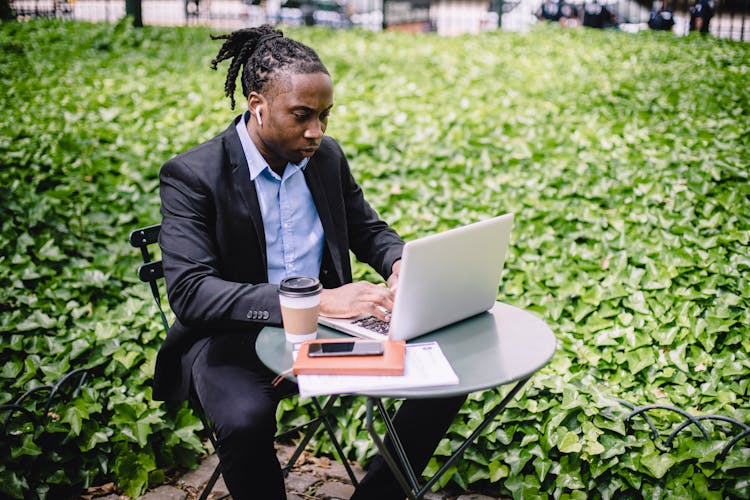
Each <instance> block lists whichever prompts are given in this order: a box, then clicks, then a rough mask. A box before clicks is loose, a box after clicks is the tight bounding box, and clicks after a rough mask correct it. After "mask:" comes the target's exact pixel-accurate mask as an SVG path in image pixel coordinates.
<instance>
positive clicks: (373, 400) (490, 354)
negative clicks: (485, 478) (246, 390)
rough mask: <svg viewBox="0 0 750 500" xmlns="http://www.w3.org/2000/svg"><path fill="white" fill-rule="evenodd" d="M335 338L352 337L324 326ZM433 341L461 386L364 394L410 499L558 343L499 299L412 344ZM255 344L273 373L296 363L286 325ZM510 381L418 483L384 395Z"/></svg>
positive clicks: (466, 389)
mask: <svg viewBox="0 0 750 500" xmlns="http://www.w3.org/2000/svg"><path fill="white" fill-rule="evenodd" d="M337 337H341V338H346V337H348V336H347V335H345V334H343V333H339V332H335V331H334V330H331V329H329V328H327V327H324V326H320V328H319V330H318V338H337ZM430 341H435V342H437V343H438V344H439V345H440V348H441V349H442V351H443V353H444V354H445V357H446V358H447V359H448V361H449V362H450V364H451V366H452V367H453V370H454V371H455V372H456V374H457V375H458V379H459V383H458V385H451V386H441V387H429V388H419V389H398V390H383V391H368V392H367V393H366V394H360V395H362V396H366V397H367V428H368V431H369V432H370V435H371V437H372V438H373V441H374V442H375V444H376V445H377V447H378V449H379V451H380V453H381V454H382V455H383V457H384V458H385V459H386V461H387V462H388V465H389V466H391V469H393V472H394V474H395V475H396V478H397V479H398V480H399V483H401V486H402V487H403V488H404V491H405V493H406V495H407V496H408V497H409V498H422V497H423V496H424V494H425V493H426V492H428V491H429V489H430V487H431V486H432V485H433V484H434V483H435V482H436V481H437V479H438V478H439V477H440V476H441V475H442V474H443V473H444V472H445V471H447V470H448V468H449V467H450V466H451V465H452V464H453V463H454V462H455V461H456V460H457V459H458V458H460V456H461V454H462V453H463V451H464V450H465V449H466V447H468V446H469V444H471V442H472V441H473V440H474V439H475V438H476V437H477V436H478V435H479V434H480V433H481V432H482V431H483V430H484V429H485V427H486V426H487V425H488V424H489V423H490V422H491V421H492V420H493V419H494V418H495V417H496V416H497V415H498V414H499V413H500V412H501V411H502V410H503V409H504V408H505V406H506V405H507V404H508V402H510V400H511V399H512V398H513V397H514V396H515V394H516V393H518V391H519V390H520V389H521V388H522V387H523V385H524V384H525V383H526V382H527V381H528V380H529V378H530V377H531V376H532V375H533V374H534V373H535V372H536V371H537V370H539V369H540V368H542V367H543V366H544V365H546V364H547V362H549V360H550V359H551V358H552V355H553V354H554V353H555V349H556V347H557V339H556V338H555V335H554V333H552V330H551V329H550V328H549V326H547V324H546V323H545V322H544V321H542V320H541V319H539V318H538V317H536V316H535V315H533V314H531V313H529V312H528V311H524V310H523V309H519V308H517V307H514V306H511V305H508V304H504V303H502V302H497V303H496V304H495V306H494V307H493V308H492V309H490V310H489V311H488V312H486V313H482V314H478V315H476V316H473V317H471V318H469V319H466V320H464V321H461V322H459V323H456V324H454V325H450V326H448V327H445V328H442V329H440V330H437V331H435V332H433V333H430V334H428V335H423V336H421V337H419V338H417V339H414V340H412V341H410V343H416V342H430ZM255 348H256V351H257V353H258V356H259V358H260V359H261V361H263V363H264V364H265V365H266V366H268V367H269V368H270V369H271V370H272V371H274V372H275V373H284V372H287V371H288V370H289V369H290V368H291V367H292V361H293V359H292V345H291V344H289V343H287V342H286V339H285V337H284V330H283V329H282V328H279V327H266V328H264V329H263V330H262V331H261V332H260V334H259V335H258V339H257V340H256V344H255ZM287 378H289V379H290V380H294V376H293V375H292V374H291V373H289V374H288V375H287ZM507 384H515V385H514V386H513V387H512V388H511V390H510V391H509V392H508V394H507V395H506V396H505V398H504V399H503V400H502V401H501V402H500V403H498V405H497V406H496V407H495V408H493V409H492V410H491V411H489V412H488V413H487V414H486V415H485V419H484V421H483V422H482V424H480V425H479V426H478V427H477V428H476V430H475V431H474V432H473V433H472V435H471V436H469V437H468V438H467V439H466V440H465V441H464V443H463V444H462V445H461V446H460V447H459V449H457V450H456V452H455V453H454V454H453V455H452V456H451V457H450V459H449V460H448V461H447V462H446V463H445V464H444V465H443V467H441V469H440V470H439V471H438V472H437V473H436V474H435V476H434V477H432V478H431V479H430V480H429V481H428V482H427V483H425V484H424V485H421V486H420V484H419V481H418V480H417V478H416V474H415V473H414V471H413V470H412V468H411V466H410V464H409V462H408V460H406V456H405V454H404V453H403V450H402V449H400V448H401V446H400V440H399V439H398V435H397V434H396V432H395V429H394V428H393V425H392V422H391V419H390V417H389V415H388V413H387V412H386V411H385V407H384V406H383V403H382V401H381V399H382V398H386V397H387V398H402V399H410V398H435V397H449V396H456V395H465V394H469V393H471V392H476V391H481V390H485V389H493V388H496V387H500V386H503V385H507ZM373 407H376V408H377V410H378V413H379V414H380V416H381V417H382V418H383V420H384V421H385V424H386V428H387V429H388V432H389V433H390V434H391V438H392V439H393V441H394V447H395V449H396V455H397V458H398V460H399V462H400V463H399V464H397V463H396V461H395V459H394V457H393V456H392V455H391V454H390V453H389V452H388V450H386V449H385V446H384V445H383V441H382V439H381V438H380V436H379V435H378V434H377V433H376V432H375V430H374V428H373V425H372V421H373ZM404 473H405V474H404Z"/></svg>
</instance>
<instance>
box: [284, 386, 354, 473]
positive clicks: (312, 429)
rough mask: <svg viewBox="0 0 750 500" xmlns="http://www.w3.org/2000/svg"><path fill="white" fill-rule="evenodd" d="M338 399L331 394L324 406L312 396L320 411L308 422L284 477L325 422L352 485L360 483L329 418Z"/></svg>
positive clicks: (316, 407)
mask: <svg viewBox="0 0 750 500" xmlns="http://www.w3.org/2000/svg"><path fill="white" fill-rule="evenodd" d="M337 399H338V396H329V398H328V400H327V401H326V403H325V405H324V406H321V405H320V402H319V401H318V399H317V398H312V402H313V405H314V406H315V411H316V412H317V413H318V416H317V418H314V419H312V420H311V421H310V422H308V424H307V425H308V428H307V430H306V431H305V435H304V437H303V438H302V441H300V442H299V444H298V445H297V448H296V449H295V450H294V453H293V454H292V456H291V457H290V458H289V461H288V462H287V464H286V466H284V468H283V472H284V477H286V476H287V475H288V474H289V471H291V470H292V467H294V464H295V463H297V460H298V459H299V457H300V455H302V452H303V451H304V450H305V448H306V447H307V444H308V443H309V442H310V440H311V439H312V438H313V436H314V435H315V433H316V432H317V430H318V428H319V427H320V424H321V423H322V424H323V427H325V430H326V432H327V433H328V436H329V437H330V438H331V441H332V442H333V446H334V448H335V449H336V454H337V455H338V457H339V460H340V461H341V463H342V464H343V466H344V468H345V469H346V473H347V475H348V476H349V479H350V480H351V482H352V485H354V487H357V485H359V481H358V480H357V477H356V476H355V475H354V471H353V470H352V468H351V466H350V465H349V462H348V461H347V460H346V456H345V455H344V450H343V448H342V447H341V443H339V440H338V439H337V438H336V431H335V429H334V428H333V426H332V425H331V422H330V421H329V420H328V417H329V416H330V413H331V407H332V406H333V404H334V403H335V402H336V400H337Z"/></svg>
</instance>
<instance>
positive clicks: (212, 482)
mask: <svg viewBox="0 0 750 500" xmlns="http://www.w3.org/2000/svg"><path fill="white" fill-rule="evenodd" d="M220 475H221V462H219V464H217V465H216V468H215V469H214V472H213V474H211V479H209V480H208V482H207V483H206V486H205V487H204V488H203V492H201V496H200V497H198V500H206V499H207V498H208V495H210V494H211V491H212V490H213V489H214V486H215V485H216V481H218V480H219V476H220ZM228 497H229V494H226V495H224V496H222V497H220V498H228Z"/></svg>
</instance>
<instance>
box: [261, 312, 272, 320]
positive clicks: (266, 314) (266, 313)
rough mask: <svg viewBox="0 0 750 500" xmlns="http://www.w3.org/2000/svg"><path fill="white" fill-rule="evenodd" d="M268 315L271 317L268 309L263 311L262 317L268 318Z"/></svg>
mask: <svg viewBox="0 0 750 500" xmlns="http://www.w3.org/2000/svg"><path fill="white" fill-rule="evenodd" d="M270 317H271V315H270V314H269V312H268V311H263V319H268V318H270Z"/></svg>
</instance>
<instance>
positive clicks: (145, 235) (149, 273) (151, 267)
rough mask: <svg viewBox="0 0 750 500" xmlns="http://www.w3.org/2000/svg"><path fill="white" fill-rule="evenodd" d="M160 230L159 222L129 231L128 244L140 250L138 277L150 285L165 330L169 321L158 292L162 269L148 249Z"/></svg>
mask: <svg viewBox="0 0 750 500" xmlns="http://www.w3.org/2000/svg"><path fill="white" fill-rule="evenodd" d="M160 231H161V224H154V225H153V226H146V227H141V228H138V229H136V230H134V231H132V232H131V233H130V244H131V245H132V246H134V247H135V248H138V249H140V251H141V257H142V258H143V264H141V265H140V266H139V267H138V278H139V279H140V280H141V281H143V282H144V283H148V284H149V286H150V287H151V294H152V295H153V296H154V302H156V307H158V308H159V314H160V315H161V322H162V325H163V326H164V331H165V332H166V331H168V330H169V322H168V321H167V316H166V314H164V309H163V308H162V305H161V294H160V293H159V280H160V279H162V278H164V269H163V267H162V263H161V259H156V260H155V259H153V257H152V255H151V252H150V251H149V247H151V245H155V244H157V243H158V241H159V232H160Z"/></svg>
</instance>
